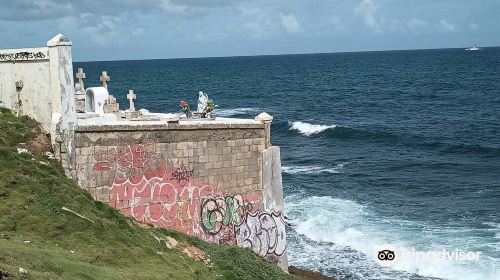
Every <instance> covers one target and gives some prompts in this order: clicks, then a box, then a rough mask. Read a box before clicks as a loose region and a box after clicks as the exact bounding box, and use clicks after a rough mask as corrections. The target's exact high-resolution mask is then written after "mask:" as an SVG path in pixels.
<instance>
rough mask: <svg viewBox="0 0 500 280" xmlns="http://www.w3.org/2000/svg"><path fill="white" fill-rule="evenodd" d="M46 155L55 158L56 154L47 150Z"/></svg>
mask: <svg viewBox="0 0 500 280" xmlns="http://www.w3.org/2000/svg"><path fill="white" fill-rule="evenodd" d="M45 155H46V156H47V157H48V158H49V159H54V154H53V153H51V152H46V153H45Z"/></svg>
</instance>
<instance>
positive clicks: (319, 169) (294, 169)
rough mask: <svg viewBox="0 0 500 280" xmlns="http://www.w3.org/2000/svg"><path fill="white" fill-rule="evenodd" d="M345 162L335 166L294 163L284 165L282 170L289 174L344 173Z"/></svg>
mask: <svg viewBox="0 0 500 280" xmlns="http://www.w3.org/2000/svg"><path fill="white" fill-rule="evenodd" d="M343 168H344V163H339V164H337V165H336V166H334V167H325V166H316V165H303V166H301V165H292V166H282V167H281V171H283V172H284V173H288V174H321V173H331V174H336V173H342V169H343Z"/></svg>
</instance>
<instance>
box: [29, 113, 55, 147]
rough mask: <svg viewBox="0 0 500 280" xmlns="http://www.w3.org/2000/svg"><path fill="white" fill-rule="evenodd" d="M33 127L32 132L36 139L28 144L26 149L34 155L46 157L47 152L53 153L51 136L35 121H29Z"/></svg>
mask: <svg viewBox="0 0 500 280" xmlns="http://www.w3.org/2000/svg"><path fill="white" fill-rule="evenodd" d="M29 122H30V124H31V126H32V128H31V132H33V134H34V135H35V139H33V140H31V141H29V142H26V143H25V144H24V147H26V149H28V150H29V151H31V152H32V153H34V154H38V155H44V154H45V153H46V152H52V145H51V144H50V134H48V133H46V132H45V131H44V130H43V129H42V128H41V127H40V125H39V124H38V123H37V122H36V121H35V120H33V119H29Z"/></svg>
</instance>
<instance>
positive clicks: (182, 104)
mask: <svg viewBox="0 0 500 280" xmlns="http://www.w3.org/2000/svg"><path fill="white" fill-rule="evenodd" d="M179 107H181V110H182V112H184V114H186V117H187V118H189V117H191V115H192V114H191V108H190V107H189V103H187V101H184V100H181V102H180V104H179Z"/></svg>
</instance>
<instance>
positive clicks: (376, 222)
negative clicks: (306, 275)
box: [285, 192, 500, 279]
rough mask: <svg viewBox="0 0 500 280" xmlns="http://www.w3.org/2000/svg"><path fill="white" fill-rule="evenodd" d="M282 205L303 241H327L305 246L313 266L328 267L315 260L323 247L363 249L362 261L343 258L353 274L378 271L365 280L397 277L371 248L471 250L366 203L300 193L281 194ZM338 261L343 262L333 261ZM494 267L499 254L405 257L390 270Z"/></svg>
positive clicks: (489, 275) (443, 274) (490, 272)
mask: <svg viewBox="0 0 500 280" xmlns="http://www.w3.org/2000/svg"><path fill="white" fill-rule="evenodd" d="M285 208H286V209H285V210H286V213H287V216H288V217H289V218H291V219H292V221H293V225H294V226H293V230H294V231H295V232H296V233H298V234H299V235H300V236H302V237H303V238H304V237H305V238H306V239H307V240H313V241H316V242H328V243H317V244H318V245H317V248H315V249H314V250H310V251H309V250H308V252H309V254H310V256H309V257H307V258H308V259H309V261H312V262H315V261H314V260H318V263H317V264H315V265H318V266H324V265H328V262H327V263H325V262H322V261H320V260H319V259H320V258H322V257H323V255H324V254H323V253H322V252H323V251H325V250H332V248H335V247H343V248H345V251H346V252H349V250H351V249H353V250H355V251H357V252H361V253H362V254H364V255H365V256H367V258H365V259H364V260H361V259H359V256H354V257H353V259H350V260H345V261H344V262H345V266H349V269H350V270H351V269H353V268H354V267H358V268H360V269H359V271H351V272H352V273H354V274H357V273H361V274H363V273H364V272H363V270H366V269H370V271H371V270H374V271H373V273H375V274H380V275H377V277H375V278H371V277H370V278H366V279H400V278H401V277H400V276H397V275H394V276H391V273H387V272H384V270H383V269H382V268H380V267H377V266H376V265H374V262H373V261H372V260H371V257H372V256H373V254H374V250H375V248H377V247H378V246H380V245H382V244H386V243H388V244H393V245H394V246H395V247H396V248H399V249H405V250H408V251H412V250H413V248H414V247H416V248H419V247H420V248H419V249H421V250H423V251H434V250H442V249H446V250H449V251H453V250H455V249H461V250H469V248H470V247H468V245H467V243H464V240H463V238H460V237H457V236H455V235H454V233H453V232H448V233H446V234H442V235H441V234H430V233H429V234H428V235H422V234H421V229H418V228H420V226H421V225H418V226H413V227H412V226H409V225H412V224H413V222H412V221H403V220H401V219H398V218H388V217H385V218H383V217H380V216H377V215H376V214H375V212H374V211H373V210H372V209H371V208H370V207H367V206H364V205H361V204H359V203H356V202H354V201H351V200H346V199H340V198H333V197H328V196H321V197H318V196H313V197H306V198H304V193H300V192H299V194H298V195H290V196H287V197H286V198H285ZM415 228H417V229H415ZM425 228H426V231H428V232H429V231H430V232H433V230H432V227H431V226H430V225H426V226H425ZM328 244H331V245H328ZM304 250H305V249H304ZM337 251H338V250H337ZM316 252H317V253H316ZM316 254H317V255H316ZM321 254H323V255H321ZM320 256H321V257H320ZM289 257H290V260H291V263H292V264H294V261H297V262H301V261H302V264H303V265H306V266H307V262H306V261H305V260H304V259H302V260H301V258H305V257H306V256H303V254H302V253H301V251H299V252H297V253H295V252H293V251H292V250H290V251H289ZM343 258H349V256H348V255H346V256H343ZM360 262H361V263H360ZM353 264H355V265H353ZM337 265H342V264H338V263H337ZM498 265H500V260H499V259H498V258H497V257H493V256H490V255H487V254H481V258H480V260H479V261H476V262H466V263H463V262H450V261H446V260H420V261H415V260H411V259H404V260H402V261H400V262H398V263H396V265H395V266H393V267H391V268H390V269H391V271H394V273H398V272H397V271H400V272H399V273H403V272H408V273H415V274H419V275H422V276H426V277H439V278H443V279H463V278H464V276H466V278H467V279H496V278H495V277H496V276H495V275H496V272H498V271H497V270H498ZM333 267H335V265H333ZM385 271H387V270H385Z"/></svg>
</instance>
